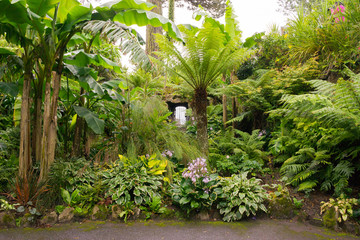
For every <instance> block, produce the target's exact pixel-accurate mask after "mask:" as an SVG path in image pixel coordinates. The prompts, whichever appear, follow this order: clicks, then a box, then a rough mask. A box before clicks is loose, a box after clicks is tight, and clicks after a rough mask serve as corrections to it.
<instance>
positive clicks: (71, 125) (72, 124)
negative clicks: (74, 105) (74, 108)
mask: <svg viewBox="0 0 360 240" xmlns="http://www.w3.org/2000/svg"><path fill="white" fill-rule="evenodd" d="M76 120H77V114H74V116H73V117H72V119H71V123H70V131H72V130H73V129H74V127H75V124H76Z"/></svg>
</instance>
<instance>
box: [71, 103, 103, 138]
mask: <svg viewBox="0 0 360 240" xmlns="http://www.w3.org/2000/svg"><path fill="white" fill-rule="evenodd" d="M73 107H74V110H75V112H76V113H77V114H78V115H79V116H80V117H82V118H84V119H85V121H86V123H87V124H88V126H89V128H91V130H93V131H94V133H96V134H102V133H103V132H104V127H105V122H104V120H102V119H99V118H98V117H97V115H96V114H95V113H93V112H91V111H90V110H89V109H87V108H84V107H80V106H73Z"/></svg>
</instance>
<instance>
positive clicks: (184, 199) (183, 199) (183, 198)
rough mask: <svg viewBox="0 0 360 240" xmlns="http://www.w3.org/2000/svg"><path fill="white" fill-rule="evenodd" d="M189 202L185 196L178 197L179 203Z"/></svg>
mask: <svg viewBox="0 0 360 240" xmlns="http://www.w3.org/2000/svg"><path fill="white" fill-rule="evenodd" d="M189 202H190V199H188V198H185V197H182V198H181V199H180V201H179V203H180V204H181V205H184V204H187V203H189Z"/></svg>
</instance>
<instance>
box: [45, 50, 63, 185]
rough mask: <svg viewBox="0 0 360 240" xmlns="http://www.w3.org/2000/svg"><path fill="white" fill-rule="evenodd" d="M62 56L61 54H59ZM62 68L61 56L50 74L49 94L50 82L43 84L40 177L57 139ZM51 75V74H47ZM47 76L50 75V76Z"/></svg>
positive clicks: (53, 152)
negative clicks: (55, 68)
mask: <svg viewBox="0 0 360 240" xmlns="http://www.w3.org/2000/svg"><path fill="white" fill-rule="evenodd" d="M60 56H62V55H60ZM62 70H63V62H62V57H61V58H60V59H59V61H58V68H57V70H56V72H53V74H52V81H53V93H52V96H51V82H50V81H46V84H45V103H44V105H45V108H44V130H43V137H42V146H41V147H42V151H41V162H40V164H41V165H40V166H41V168H40V179H44V178H45V177H46V176H47V173H48V172H49V169H50V166H51V164H52V163H53V162H54V159H55V149H56V139H57V132H56V129H57V107H58V98H59V92H60V82H61V74H62ZM49 75H51V74H49ZM49 75H48V76H47V77H51V76H49Z"/></svg>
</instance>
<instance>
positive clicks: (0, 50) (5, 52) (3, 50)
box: [0, 48, 16, 55]
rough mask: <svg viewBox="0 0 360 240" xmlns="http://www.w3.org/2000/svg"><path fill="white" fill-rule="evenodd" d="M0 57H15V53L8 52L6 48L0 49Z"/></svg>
mask: <svg viewBox="0 0 360 240" xmlns="http://www.w3.org/2000/svg"><path fill="white" fill-rule="evenodd" d="M0 55H16V53H14V52H12V51H10V50H9V49H7V48H0Z"/></svg>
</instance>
